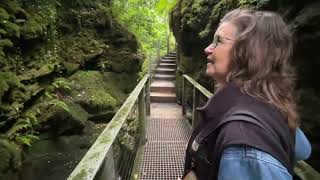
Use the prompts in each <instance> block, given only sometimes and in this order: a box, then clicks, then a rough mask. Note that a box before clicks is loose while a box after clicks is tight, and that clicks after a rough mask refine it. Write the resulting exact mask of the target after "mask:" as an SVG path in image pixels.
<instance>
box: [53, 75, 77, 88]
mask: <svg viewBox="0 0 320 180" xmlns="http://www.w3.org/2000/svg"><path fill="white" fill-rule="evenodd" d="M72 84H73V83H71V82H67V81H66V80H65V79H63V78H58V79H56V80H55V81H54V82H53V83H52V85H53V86H54V87H55V88H56V89H63V90H71V85H72Z"/></svg>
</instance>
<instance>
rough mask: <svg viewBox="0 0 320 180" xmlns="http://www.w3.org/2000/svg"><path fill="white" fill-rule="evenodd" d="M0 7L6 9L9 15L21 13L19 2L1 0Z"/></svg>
mask: <svg viewBox="0 0 320 180" xmlns="http://www.w3.org/2000/svg"><path fill="white" fill-rule="evenodd" d="M0 7H3V8H4V9H6V11H7V12H8V13H9V14H16V13H18V12H21V11H23V9H22V8H21V5H20V4H19V1H16V0H1V4H0Z"/></svg>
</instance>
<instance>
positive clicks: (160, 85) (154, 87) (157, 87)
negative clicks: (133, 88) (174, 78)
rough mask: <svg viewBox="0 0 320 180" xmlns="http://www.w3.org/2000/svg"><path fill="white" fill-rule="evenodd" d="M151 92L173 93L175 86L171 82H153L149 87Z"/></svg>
mask: <svg viewBox="0 0 320 180" xmlns="http://www.w3.org/2000/svg"><path fill="white" fill-rule="evenodd" d="M150 91H151V92H168V93H169V92H172V93H174V92H175V84H174V83H173V82H171V81H160V80H159V81H153V82H152V83H151V85H150Z"/></svg>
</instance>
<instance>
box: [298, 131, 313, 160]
mask: <svg viewBox="0 0 320 180" xmlns="http://www.w3.org/2000/svg"><path fill="white" fill-rule="evenodd" d="M294 150H295V154H294V155H295V160H296V161H300V160H306V159H308V158H309V156H310V154H311V145H310V142H309V140H308V139H307V137H306V136H305V135H304V133H303V132H302V131H301V129H300V128H297V129H296V144H295V147H294Z"/></svg>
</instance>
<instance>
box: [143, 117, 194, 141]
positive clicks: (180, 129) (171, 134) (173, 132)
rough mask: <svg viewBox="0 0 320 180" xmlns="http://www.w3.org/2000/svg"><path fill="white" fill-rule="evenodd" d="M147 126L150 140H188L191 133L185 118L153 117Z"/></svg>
mask: <svg viewBox="0 0 320 180" xmlns="http://www.w3.org/2000/svg"><path fill="white" fill-rule="evenodd" d="M146 127H147V138H148V141H188V139H189V136H190V134H191V129H190V128H189V126H188V124H187V123H186V120H184V119H173V118H152V119H149V121H148V122H147V126H146Z"/></svg>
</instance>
